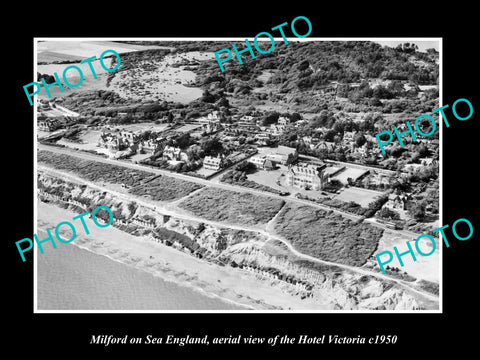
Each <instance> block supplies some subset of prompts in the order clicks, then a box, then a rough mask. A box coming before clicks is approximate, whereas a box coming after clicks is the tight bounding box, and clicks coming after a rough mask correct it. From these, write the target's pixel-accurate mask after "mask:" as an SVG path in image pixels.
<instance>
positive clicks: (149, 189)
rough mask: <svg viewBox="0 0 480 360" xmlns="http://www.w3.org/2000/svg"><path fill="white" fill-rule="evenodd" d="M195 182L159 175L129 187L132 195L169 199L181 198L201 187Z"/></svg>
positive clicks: (158, 199) (153, 198)
mask: <svg viewBox="0 0 480 360" xmlns="http://www.w3.org/2000/svg"><path fill="white" fill-rule="evenodd" d="M202 187H203V186H202V185H200V184H197V183H192V182H186V181H181V180H178V179H175V178H172V177H168V176H159V177H157V178H155V179H153V180H152V181H149V182H147V183H145V184H142V185H138V186H134V187H133V188H131V189H129V193H131V194H133V195H140V196H143V197H145V196H148V197H150V198H151V199H152V200H155V201H169V200H173V199H179V198H182V197H184V196H186V195H188V194H189V193H191V192H192V191H195V190H197V189H200V188H202Z"/></svg>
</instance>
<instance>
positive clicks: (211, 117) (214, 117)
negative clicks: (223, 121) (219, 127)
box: [207, 110, 220, 122]
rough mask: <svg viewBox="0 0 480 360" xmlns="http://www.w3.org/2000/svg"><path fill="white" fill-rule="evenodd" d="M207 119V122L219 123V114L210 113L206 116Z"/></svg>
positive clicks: (216, 112) (215, 112)
mask: <svg viewBox="0 0 480 360" xmlns="http://www.w3.org/2000/svg"><path fill="white" fill-rule="evenodd" d="M207 119H208V120H209V121H218V122H220V114H219V113H218V111H216V110H215V111H212V112H211V113H210V114H208V116H207Z"/></svg>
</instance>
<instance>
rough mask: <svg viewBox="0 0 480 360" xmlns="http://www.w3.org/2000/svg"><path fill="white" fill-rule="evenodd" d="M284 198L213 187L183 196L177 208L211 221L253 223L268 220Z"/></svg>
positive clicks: (280, 205) (278, 208) (282, 202)
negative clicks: (183, 198) (189, 195)
mask: <svg viewBox="0 0 480 360" xmlns="http://www.w3.org/2000/svg"><path fill="white" fill-rule="evenodd" d="M284 203H285V202H284V201H282V200H277V199H272V198H269V197H266V196H260V195H253V194H249V193H242V192H236V191H230V190H221V189H217V188H206V189H203V190H202V191H200V192H198V193H196V194H194V195H193V196H191V197H189V198H188V199H185V200H184V201H182V202H181V203H180V204H179V207H181V208H183V209H185V210H188V211H190V212H192V213H194V214H195V215H197V216H201V217H204V218H206V219H208V220H212V221H224V222H234V223H236V224H242V225H257V224H261V223H266V222H268V221H269V220H270V219H271V218H272V217H273V216H275V214H276V213H277V212H278V211H279V210H280V209H281V208H282V206H283V205H284Z"/></svg>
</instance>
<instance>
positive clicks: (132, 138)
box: [119, 130, 139, 146]
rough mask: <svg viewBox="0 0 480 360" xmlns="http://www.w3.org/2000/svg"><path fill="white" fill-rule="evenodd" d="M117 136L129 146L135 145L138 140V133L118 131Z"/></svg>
mask: <svg viewBox="0 0 480 360" xmlns="http://www.w3.org/2000/svg"><path fill="white" fill-rule="evenodd" d="M119 136H120V138H121V139H122V140H123V141H124V142H125V143H128V145H129V146H131V145H133V144H135V143H136V142H137V141H138V140H139V134H138V133H134V132H132V131H127V130H123V131H120V133H119Z"/></svg>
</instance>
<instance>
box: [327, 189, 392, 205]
mask: <svg viewBox="0 0 480 360" xmlns="http://www.w3.org/2000/svg"><path fill="white" fill-rule="evenodd" d="M382 194H383V193H382V192H380V191H374V190H368V189H362V188H357V187H349V188H344V189H343V190H342V192H341V193H340V194H339V195H337V196H335V197H334V198H335V199H337V200H341V201H344V202H350V201H354V202H356V203H357V204H359V205H360V206H362V207H364V208H367V207H368V204H369V203H371V202H372V201H374V200H376V199H377V198H379V197H380V196H381V195H382Z"/></svg>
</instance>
